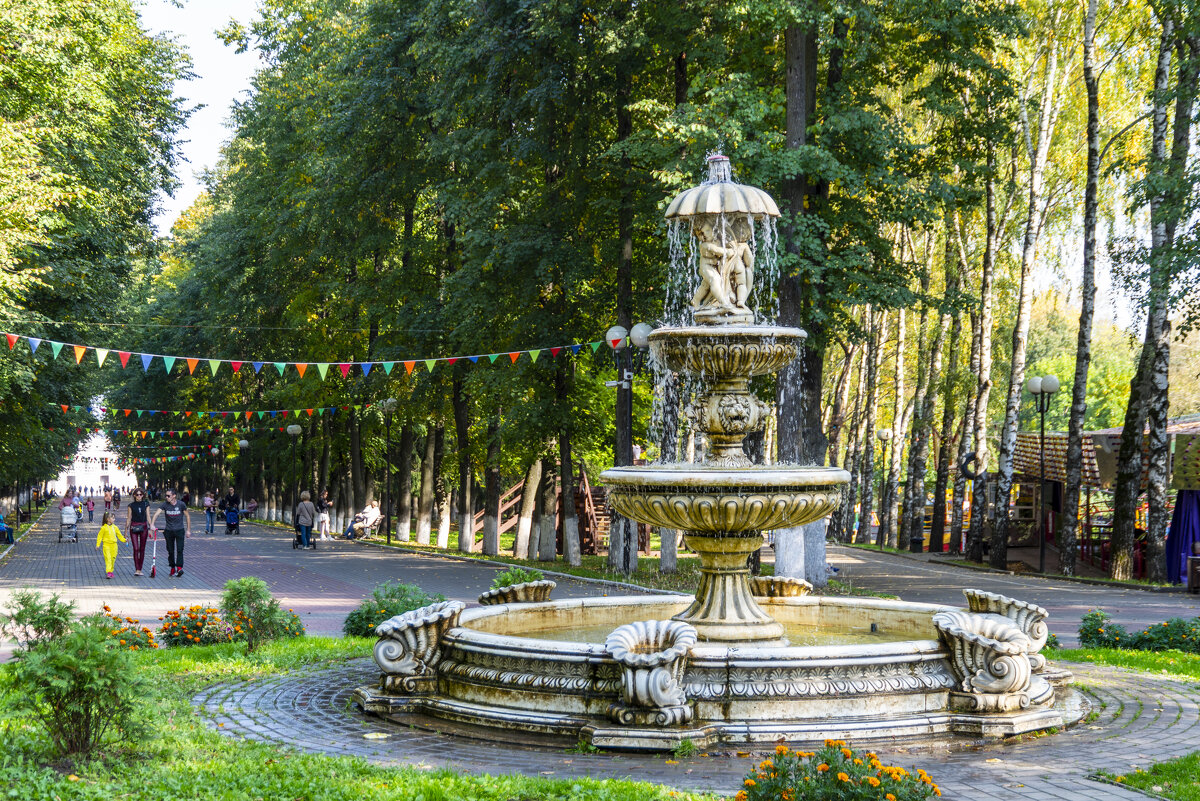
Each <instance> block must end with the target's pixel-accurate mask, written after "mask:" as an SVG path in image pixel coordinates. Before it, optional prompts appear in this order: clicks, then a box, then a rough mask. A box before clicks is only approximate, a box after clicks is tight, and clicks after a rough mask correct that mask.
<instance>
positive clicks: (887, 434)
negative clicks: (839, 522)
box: [866, 428, 892, 551]
mask: <svg viewBox="0 0 1200 801" xmlns="http://www.w3.org/2000/svg"><path fill="white" fill-rule="evenodd" d="M875 437H876V439H878V440H879V444H880V449H879V454H880V455H879V462H880V464H881V465H882V466H883V476H882V477H881V478H880V480H879V500H881V501H882V500H883V499H884V495H885V493H884V489H886V484H887V480H888V469H887V456H888V452H887V446H888V442H890V441H891V439H892V429H890V428H881V429H879V430H878V431H876V432H875ZM879 511H880V513H881V514H880V516H879V530H878V531H876V532H875V539H876V540H878V542H879V550H881V551H882V550H883V546H884V545H885V544H886V542H885V538H884V536H883V521H884V517H885V516H884V515H883V514H882V512H883V507H882V506H880V507H879ZM866 513H867V528H870V527H871V510H870V509H867V510H866Z"/></svg>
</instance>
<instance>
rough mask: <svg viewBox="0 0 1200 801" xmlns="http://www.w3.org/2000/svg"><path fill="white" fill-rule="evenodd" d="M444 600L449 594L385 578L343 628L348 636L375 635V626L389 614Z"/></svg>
mask: <svg viewBox="0 0 1200 801" xmlns="http://www.w3.org/2000/svg"><path fill="white" fill-rule="evenodd" d="M444 600H446V599H445V597H443V596H441V595H430V594H428V593H427V592H425V591H424V590H423V589H421V588H420V587H418V586H417V585H416V584H401V583H399V582H396V581H385V582H384V583H383V584H380V585H379V586H378V587H376V588H375V589H374V590H373V591H372V592H371V597H370V598H367V599H366V600H365V601H363V602H362V603H361V604H359V605H358V606H357V607H355V608H354V610H353V611H352V612H350V614H348V615H347V616H346V621H345V622H344V623H343V624H342V631H344V632H345V633H346V636H347V637H374V636H375V627H376V626H378V625H379V624H380V623H382V622H383V621H385V620H387V619H388V618H390V617H394V616H396V615H402V614H404V613H405V612H411V611H412V610H414V609H420V608H421V607H422V606H429V604H432V603H436V602H438V601H444Z"/></svg>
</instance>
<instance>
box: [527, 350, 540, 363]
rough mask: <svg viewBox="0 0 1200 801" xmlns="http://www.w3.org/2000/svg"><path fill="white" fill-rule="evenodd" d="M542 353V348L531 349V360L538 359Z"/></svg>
mask: <svg viewBox="0 0 1200 801" xmlns="http://www.w3.org/2000/svg"><path fill="white" fill-rule="evenodd" d="M541 353H542V352H541V351H540V350H531V351H529V361H531V362H536V361H537V357H538V356H540V355H541Z"/></svg>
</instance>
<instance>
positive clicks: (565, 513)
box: [554, 359, 583, 567]
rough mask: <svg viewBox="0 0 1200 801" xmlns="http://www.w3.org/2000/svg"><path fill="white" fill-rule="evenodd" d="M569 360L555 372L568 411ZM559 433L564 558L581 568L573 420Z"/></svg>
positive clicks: (557, 390) (558, 392) (558, 391)
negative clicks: (572, 454)
mask: <svg viewBox="0 0 1200 801" xmlns="http://www.w3.org/2000/svg"><path fill="white" fill-rule="evenodd" d="M568 369H570V367H569V364H568V362H567V361H566V360H565V359H560V360H559V363H558V367H557V369H556V370H555V371H554V394H555V397H556V398H557V399H558V403H559V405H560V406H561V408H564V409H565V408H567V407H568V404H569V403H570V400H571V375H570V374H569V373H568V372H567V370H568ZM563 420H564V422H563V425H562V428H561V429H560V430H559V432H558V463H559V469H560V473H561V483H562V488H561V498H562V501H561V509H562V532H563V558H564V559H566V560H567V564H569V565H573V566H576V567H578V566H579V565H581V564H583V553H582V547H581V545H580V542H579V518H578V517H577V516H576V514H575V468H574V465H573V464H572V461H571V420H570V417H569V416H568V417H564V418H563Z"/></svg>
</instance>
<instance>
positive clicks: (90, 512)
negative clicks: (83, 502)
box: [87, 498, 96, 523]
mask: <svg viewBox="0 0 1200 801" xmlns="http://www.w3.org/2000/svg"><path fill="white" fill-rule="evenodd" d="M87 510H88V522H89V523H90V522H92V515H93V514H95V512H96V502H95V501H94V500H92V499H91V498H88V502H87Z"/></svg>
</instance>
